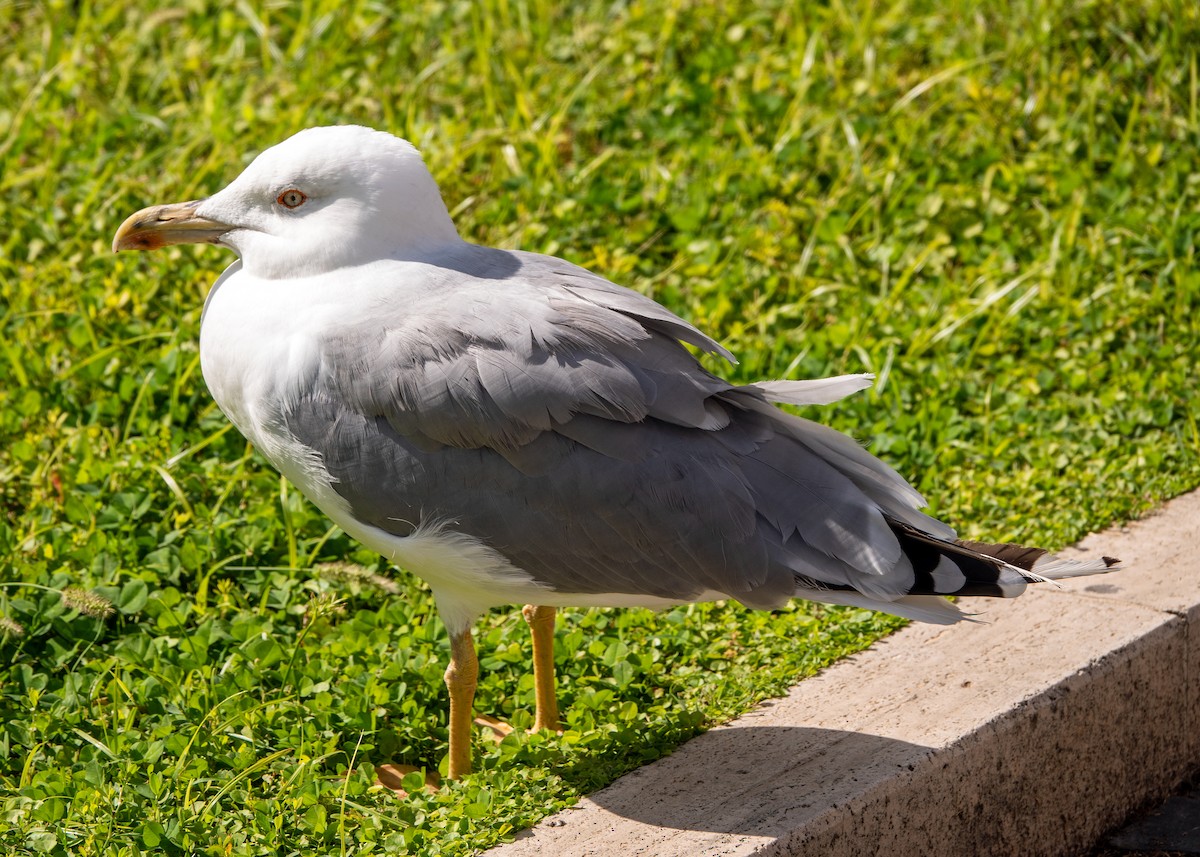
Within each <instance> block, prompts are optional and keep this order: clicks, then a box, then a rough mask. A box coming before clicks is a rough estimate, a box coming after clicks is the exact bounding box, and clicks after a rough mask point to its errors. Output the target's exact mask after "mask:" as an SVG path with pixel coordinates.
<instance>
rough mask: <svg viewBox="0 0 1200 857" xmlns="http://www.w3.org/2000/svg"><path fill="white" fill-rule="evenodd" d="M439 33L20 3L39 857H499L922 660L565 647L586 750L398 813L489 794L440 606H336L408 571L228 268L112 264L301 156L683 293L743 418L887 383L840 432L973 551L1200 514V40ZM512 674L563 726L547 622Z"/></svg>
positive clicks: (514, 242)
mask: <svg viewBox="0 0 1200 857" xmlns="http://www.w3.org/2000/svg"><path fill="white" fill-rule="evenodd" d="M391 5H393V4H375V3H366V2H350V3H343V2H336V3H335V2H332V0H311V1H310V2H300V3H295V4H292V3H282V2H272V3H262V2H259V0H253V2H240V3H237V4H229V5H220V4H216V3H205V2H200V0H196V2H192V1H191V0H188V2H181V3H178V4H176V5H174V6H172V7H171V8H170V9H164V10H162V11H157V12H146V11H141V10H142V9H144V8H145V7H146V4H132V3H119V2H112V3H104V4H99V5H94V4H90V3H88V2H86V0H84V2H81V3H79V4H77V5H72V4H66V3H61V2H60V3H36V4H28V3H20V2H19V3H15V4H14V3H12V2H4V0H0V223H2V224H3V229H0V564H2V565H0V569H2V571H0V575H2V577H0V581H3V583H2V585H0V616H2V617H3V619H0V845H2V846H3V850H4V853H23V852H25V851H31V852H44V853H52V854H81V855H91V854H136V853H139V852H143V851H144V852H153V853H167V854H193V853H203V854H214V855H218V854H219V855H242V854H268V853H279V854H292V853H295V854H310V853H332V854H381V853H405V852H408V853H414V854H418V853H419V854H464V853H468V852H470V851H472V850H474V849H476V848H479V847H481V846H483V845H486V844H488V843H491V842H494V841H496V840H497V839H499V838H502V837H503V836H505V835H506V834H508V833H510V832H511V831H513V830H514V829H516V828H520V827H522V826H524V825H527V824H529V823H531V822H533V821H534V820H536V819H537V818H538V817H539V816H540V815H542V814H544V813H545V812H547V811H548V810H551V809H554V808H556V807H559V806H562V805H564V804H565V803H568V802H570V801H571V800H573V799H574V798H575V797H576V796H578V795H579V794H581V793H583V792H584V791H586V790H589V789H592V788H594V787H596V786H598V785H600V784H602V783H604V782H607V781H608V780H610V779H611V778H612V777H614V776H616V775H617V774H619V773H620V772H622V771H624V770H627V769H629V768H630V767H632V766H635V765H637V764H639V763H641V762H642V761H644V760H646V759H649V758H653V757H656V756H658V755H661V754H662V753H664V752H667V751H668V750H669V748H670V747H672V746H674V745H675V744H677V743H678V742H679V741H681V740H683V739H685V738H687V737H688V736H690V735H692V734H694V733H695V732H696V731H698V730H700V729H703V728H705V727H706V726H707V725H709V724H711V723H712V722H714V720H716V719H719V718H723V717H726V716H729V715H731V714H734V713H736V712H738V711H741V710H744V709H745V708H746V707H747V706H748V705H750V704H752V702H753V701H754V700H756V699H759V698H761V697H762V696H764V695H768V694H772V693H777V692H779V691H780V690H781V689H782V688H783V687H785V686H786V685H787V684H788V683H789V682H791V681H793V680H794V679H796V678H797V677H800V676H803V675H806V674H810V673H812V672H813V671H815V670H816V669H818V668H820V667H821V666H822V665H823V664H825V663H828V662H829V661H830V660H832V659H834V658H836V657H837V656H839V655H841V654H843V653H845V652H849V651H854V650H856V649H858V648H861V647H862V646H864V645H866V644H868V643H869V642H870V641H871V640H872V639H875V638H877V637H878V636H879V635H880V634H881V633H884V632H885V631H886V630H888V629H890V628H893V627H895V625H896V623H895V622H893V621H891V620H888V619H886V618H885V617H879V616H875V615H873V614H869V613H865V612H862V611H849V610H846V611H835V610H822V609H815V608H812V607H809V606H804V605H799V606H796V607H795V608H793V609H789V610H785V611H782V612H780V613H778V614H774V615H770V614H761V613H757V614H756V613H750V612H747V611H744V610H742V609H740V608H738V607H736V606H726V605H704V606H698V607H694V608H688V609H677V610H671V611H667V612H665V613H661V614H653V613H649V612H646V611H638V610H627V611H602V610H586V611H585V610H574V611H565V615H564V617H563V618H562V620H561V621H560V629H559V634H558V641H557V650H556V657H557V662H558V669H559V671H560V674H561V687H562V698H563V702H564V704H565V706H566V708H565V712H566V717H567V721H568V727H569V728H568V731H567V732H566V733H565V734H564V735H563V736H562V737H549V736H545V735H535V736H526V735H523V734H520V733H518V734H517V735H514V736H513V737H510V738H509V739H507V740H506V741H505V742H504V743H503V744H501V745H500V746H498V747H496V746H490V745H487V744H486V743H484V742H483V741H482V740H480V742H479V743H478V745H477V748H476V750H477V760H478V765H479V768H480V771H479V773H478V774H476V775H474V776H472V777H471V778H469V779H468V780H466V781H464V782H461V783H457V784H454V785H452V786H449V787H447V788H445V789H443V790H442V791H440V792H438V793H436V794H427V793H419V794H416V795H414V796H412V797H409V798H404V799H401V798H397V797H396V796H395V795H393V794H392V793H390V792H388V791H386V790H383V789H380V788H378V787H374V786H373V785H372V784H373V782H374V773H373V771H374V766H377V765H380V764H384V763H411V764H416V765H424V766H428V767H436V766H437V765H438V764H439V762H441V760H442V755H443V753H444V749H445V738H446V736H445V718H446V698H445V693H444V690H443V686H442V684H441V673H442V670H443V668H444V664H445V659H446V656H447V652H448V644H447V640H446V637H445V633H444V628H443V627H442V626H441V624H440V623H439V622H438V621H437V619H436V617H435V616H434V612H433V607H432V603H431V600H430V598H429V597H428V594H427V592H426V591H425V589H424V588H423V587H422V586H421V585H420V583H419V582H417V581H415V580H414V579H412V578H411V577H409V576H407V575H404V574H397V575H395V578H394V579H395V581H396V584H397V585H398V587H399V591H398V592H395V593H392V592H388V591H386V590H380V589H378V588H377V587H375V586H373V585H372V583H371V581H370V580H369V579H360V578H351V579H348V580H347V579H346V578H345V577H344V576H342V577H337V576H331V575H329V574H326V573H322V572H321V571H320V570H318V569H317V568H316V566H318V565H319V564H321V563H325V562H329V561H333V560H341V559H349V560H353V561H356V562H358V563H361V564H363V565H365V566H367V567H368V568H369V569H371V570H372V571H373V572H377V573H388V572H386V569H385V567H384V566H383V564H382V562H381V561H380V560H379V559H378V558H376V557H374V556H371V555H370V554H368V553H366V552H364V551H361V550H359V549H358V548H356V546H355V545H353V544H352V543H351V542H350V541H349V540H348V539H347V538H346V537H345V536H344V535H343V534H342V533H340V531H337V530H335V529H331V528H330V526H329V524H328V522H327V521H326V520H324V519H323V518H322V517H321V516H320V515H319V514H317V513H316V512H315V511H314V510H313V509H312V508H311V507H310V506H309V505H308V504H307V503H306V502H305V501H304V500H303V499H302V498H301V497H299V496H298V495H297V493H296V492H295V491H294V490H292V489H291V488H289V487H288V486H287V485H285V484H283V483H281V481H280V479H279V477H278V476H277V475H276V474H274V473H273V472H272V471H271V470H270V469H269V468H267V467H266V466H265V465H264V464H263V462H262V461H261V460H260V459H259V458H258V457H256V456H255V455H254V454H253V452H252V451H251V450H250V449H248V448H247V446H246V444H245V443H244V441H242V440H241V439H240V438H239V437H238V436H237V434H236V432H233V431H230V430H229V429H228V427H227V425H226V423H225V421H224V419H223V418H222V416H221V415H220V414H219V413H218V412H217V410H216V409H215V407H214V406H213V404H212V402H211V400H210V399H209V397H208V395H207V393H206V391H205V389H204V385H203V382H202V379H201V377H200V373H199V367H198V356H197V349H196V335H197V328H198V325H199V318H200V307H201V304H202V301H203V298H204V294H205V290H206V288H207V286H208V284H209V283H210V282H211V281H212V280H213V279H214V277H215V275H216V273H217V272H218V271H219V270H220V268H221V267H222V266H224V265H225V264H227V263H228V261H229V258H228V257H227V255H225V254H224V253H222V252H221V251H219V250H216V249H212V248H194V247H187V248H171V249H168V250H165V251H162V252H159V253H157V254H152V255H130V254H123V255H122V256H120V257H116V256H113V255H111V253H110V252H109V250H108V244H109V241H110V239H111V235H112V233H113V231H114V230H115V228H116V226H117V224H118V223H119V222H120V221H121V219H122V218H123V217H124V216H125V215H126V214H127V213H129V212H131V211H132V210H134V209H136V208H139V207H141V206H143V205H147V204H150V203H153V202H164V201H175V200H182V199H188V198H192V197H196V196H200V195H204V194H206V193H209V192H211V191H213V190H216V189H218V188H219V187H220V186H222V185H223V184H224V183H225V182H226V181H228V180H229V179H231V178H232V177H233V176H235V175H236V174H237V173H238V172H239V171H240V169H241V167H242V166H243V165H244V164H245V162H246V161H247V159H248V158H250V157H251V156H252V155H253V154H255V153H256V152H258V151H260V150H261V149H263V148H265V147H266V146H268V145H271V144H272V143H275V142H277V141H278V140H280V139H282V138H283V137H285V136H287V135H288V134H290V133H291V132H292V131H294V130H297V129H299V128H301V127H305V126H308V125H314V124H320V123H333V122H351V121H352V122H360V123H364V124H369V125H373V126H376V127H380V128H385V129H388V130H391V131H394V132H396V133H399V134H402V135H404V136H406V137H408V138H409V139H411V140H413V142H415V143H416V144H417V145H418V146H419V147H421V148H422V149H423V150H424V152H425V154H426V157H427V160H428V162H429V164H430V166H431V168H432V169H433V171H434V173H435V175H436V177H437V179H438V180H439V182H440V183H441V185H442V187H443V190H444V192H445V195H446V198H447V201H448V204H449V205H450V207H451V209H452V210H453V211H454V212H455V214H456V219H457V221H458V223H459V224H460V227H461V229H462V231H463V232H464V234H466V235H467V236H468V237H470V238H471V239H473V240H476V241H479V242H481V243H488V244H498V245H501V246H506V247H522V248H525V249H531V250H540V251H544V252H550V253H555V254H560V255H563V256H566V257H567V258H569V259H571V260H573V261H576V262H579V263H581V264H584V265H587V266H589V267H591V268H593V269H595V270H598V271H599V272H601V273H603V274H605V275H607V276H609V277H610V278H612V279H614V280H616V281H618V282H622V283H625V284H628V285H632V286H634V287H636V288H639V289H642V290H644V291H645V292H647V293H649V294H652V295H654V296H655V297H656V298H657V299H659V300H661V301H663V302H664V303H666V304H667V305H669V306H671V307H672V308H673V309H675V310H677V311H679V312H680V313H682V314H683V315H684V316H686V317H689V318H691V319H692V320H694V321H695V322H696V323H698V324H699V325H700V326H701V327H703V328H705V329H706V330H708V331H709V332H711V333H713V334H715V335H716V336H718V337H719V338H720V339H722V340H723V341H724V342H725V344H727V345H728V346H729V347H730V348H732V349H733V350H734V351H735V352H736V353H737V354H738V355H739V357H740V358H741V361H742V362H741V363H740V365H739V366H737V367H736V368H734V369H732V370H730V369H722V370H721V371H723V372H725V373H726V374H727V376H728V377H730V378H732V379H734V380H738V381H747V380H751V379H757V378H760V377H806V376H816V375H820V374H825V373H834V372H847V371H862V370H870V371H874V372H876V373H878V375H879V380H878V383H877V387H876V389H875V391H874V392H871V393H869V394H866V395H860V396H858V397H856V398H855V399H853V400H851V401H848V402H845V403H842V404H839V405H838V406H837V407H835V408H829V409H826V410H825V411H824V412H822V413H821V414H820V415H819V416H820V418H821V419H823V420H826V421H829V422H831V423H833V424H835V425H837V426H838V427H840V428H843V429H846V430H849V431H851V432H852V433H853V434H855V435H856V436H858V437H860V438H862V439H863V440H866V441H869V442H870V444H871V447H872V449H874V450H875V451H876V452H878V453H880V454H881V455H883V456H884V457H886V458H887V459H888V460H889V461H891V462H892V463H894V464H895V465H897V466H898V467H899V469H900V470H901V471H902V472H904V473H905V474H906V475H908V476H909V477H910V478H911V479H912V480H913V481H914V482H915V483H916V484H917V485H918V486H919V487H920V488H921V490H922V491H924V492H925V493H926V494H927V496H929V498H930V500H931V502H932V504H933V506H934V509H935V511H936V512H937V513H938V514H939V515H941V516H943V517H945V518H946V519H948V520H950V521H951V522H953V523H954V524H955V525H957V526H958V527H959V528H960V530H961V531H962V532H964V533H965V534H967V535H969V536H974V537H980V536H986V537H989V538H991V539H996V540H999V539H1023V540H1028V541H1035V542H1042V543H1045V544H1047V545H1049V546H1057V545H1062V544H1065V543H1068V542H1070V541H1072V540H1073V539H1075V538H1076V537H1078V536H1079V535H1081V534H1082V533H1084V532H1086V531H1088V530H1090V529H1093V528H1096V527H1100V526H1102V525H1104V524H1107V523H1108V522H1110V521H1113V520H1117V519H1124V518H1129V517H1132V516H1136V515H1138V514H1139V513H1141V512H1143V511H1144V510H1146V509H1148V508H1149V507H1150V506H1151V505H1153V504H1154V503H1155V502H1156V501H1158V500H1160V499H1162V498H1165V497H1169V496H1171V495H1173V494H1176V493H1179V492H1181V491H1183V490H1186V489H1188V488H1191V487H1193V486H1195V485H1196V484H1197V483H1200V431H1198V429H1197V416H1198V414H1200V405H1198V404H1197V389H1196V388H1197V382H1196V380H1195V378H1196V366H1197V365H1200V273H1198V272H1197V271H1196V270H1195V264H1194V263H1195V240H1196V233H1197V229H1198V228H1200V163H1198V157H1197V154H1196V153H1197V151H1200V70H1198V67H1197V53H1196V52H1197V45H1200V7H1197V6H1196V4H1193V3H1174V4H1170V3H1162V4H1159V3H1151V2H1147V3H1141V4H1130V3H1125V2H1117V0H1111V2H1086V0H1085V1H1084V2H1059V3H1037V2H1011V3H980V4H971V3H968V2H966V0H953V2H941V3H934V2H916V0H914V2H896V3H892V4H872V3H844V2H838V0H834V2H832V3H830V4H828V5H815V4H814V5H812V6H809V5H807V4H786V3H782V2H770V3H749V2H744V3H735V2H729V3H720V4H716V3H714V4H698V3H697V4H690V3H683V2H669V0H647V2H629V3H600V2H583V3H576V4H569V5H570V6H571V7H572V9H573V11H570V12H563V11H561V10H560V9H559V8H558V7H559V6H560V5H568V4H552V3H550V2H546V1H545V0H487V2H482V3H478V4H476V3H470V2H438V3H413V4H395V5H402V6H405V7H406V8H405V10H404V11H389V7H390V6H391ZM408 7H411V8H408ZM714 365H715V364H714ZM70 587H75V588H77V589H80V590H83V591H84V592H93V593H96V594H99V595H101V596H103V597H104V598H106V599H108V600H109V601H111V603H112V605H113V611H114V615H112V616H108V617H103V616H96V615H90V614H92V613H96V612H97V609H96V608H97V606H98V605H95V604H91V605H89V604H88V603H86V601H85V600H83V599H81V596H80V594H79V592H77V591H70V592H67V593H66V594H62V591H63V590H66V589H68V588H70ZM477 640H478V645H479V649H480V652H481V658H482V662H483V668H484V672H483V676H482V681H481V686H480V690H479V698H478V703H479V708H480V709H482V710H484V711H486V712H488V713H492V714H497V715H500V716H504V717H507V718H509V719H511V720H512V721H513V722H514V723H516V724H517V725H521V724H527V723H528V722H529V721H530V719H531V715H530V711H531V709H532V705H533V699H532V696H533V692H532V683H531V680H530V677H529V676H528V675H527V674H526V667H527V664H528V663H529V651H528V641H527V635H526V633H525V630H524V626H523V623H522V622H521V621H520V620H519V618H518V616H517V613H516V611H507V612H497V613H495V614H494V615H491V616H489V617H487V618H486V619H485V620H484V621H483V622H482V623H481V625H480V627H479V632H478V637H477Z"/></svg>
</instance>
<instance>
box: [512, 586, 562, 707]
mask: <svg viewBox="0 0 1200 857" xmlns="http://www.w3.org/2000/svg"><path fill="white" fill-rule="evenodd" d="M556 612H557V611H555V609H554V608H553V607H539V606H536V605H534V604H528V605H526V606H525V608H524V609H523V610H522V611H521V615H523V616H524V617H525V621H526V622H528V623H529V630H530V633H531V634H532V635H533V687H534V694H535V697H536V699H537V713H536V714H535V716H534V722H533V728H534V729H553V730H555V731H557V730H558V729H559V725H558V695H557V691H556V690H555V687H554V616H555V613H556Z"/></svg>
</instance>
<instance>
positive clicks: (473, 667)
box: [446, 628, 479, 780]
mask: <svg viewBox="0 0 1200 857" xmlns="http://www.w3.org/2000/svg"><path fill="white" fill-rule="evenodd" d="M478 679H479V661H478V660H477V659H476V658H475V643H474V642H473V641H472V640H471V630H470V629H469V628H468V629H467V630H466V631H463V632H462V633H461V634H459V635H458V636H452V637H451V638H450V666H448V667H446V688H447V689H448V690H449V691H450V765H449V770H448V771H447V772H446V773H447V776H449V777H450V779H452V780H456V779H458V778H459V777H463V776H466V775H467V774H469V773H471V703H472V702H473V701H474V699H475V684H476V682H477V681H478Z"/></svg>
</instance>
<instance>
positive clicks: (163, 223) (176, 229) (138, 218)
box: [112, 199, 234, 253]
mask: <svg viewBox="0 0 1200 857" xmlns="http://www.w3.org/2000/svg"><path fill="white" fill-rule="evenodd" d="M201 202H203V200H199V199H197V200H192V201H191V202H176V203H173V204H171V205H152V206H150V207H149V208H143V209H142V210H141V211H138V212H136V213H134V214H131V215H129V217H127V218H125V222H124V223H122V224H121V226H120V227H119V228H118V229H117V234H116V235H114V236H113V244H112V248H113V252H114V253H117V252H119V251H121V250H157V249H158V248H159V247H165V246H166V245H168V244H215V243H217V241H219V240H220V238H221V236H222V235H224V234H225V233H226V232H228V231H229V230H230V229H233V228H234V227H232V226H230V225H229V224H228V223H221V222H220V221H218V220H209V219H208V218H207V217H199V216H198V215H197V214H196V207H197V206H198V205H200V203H201Z"/></svg>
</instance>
